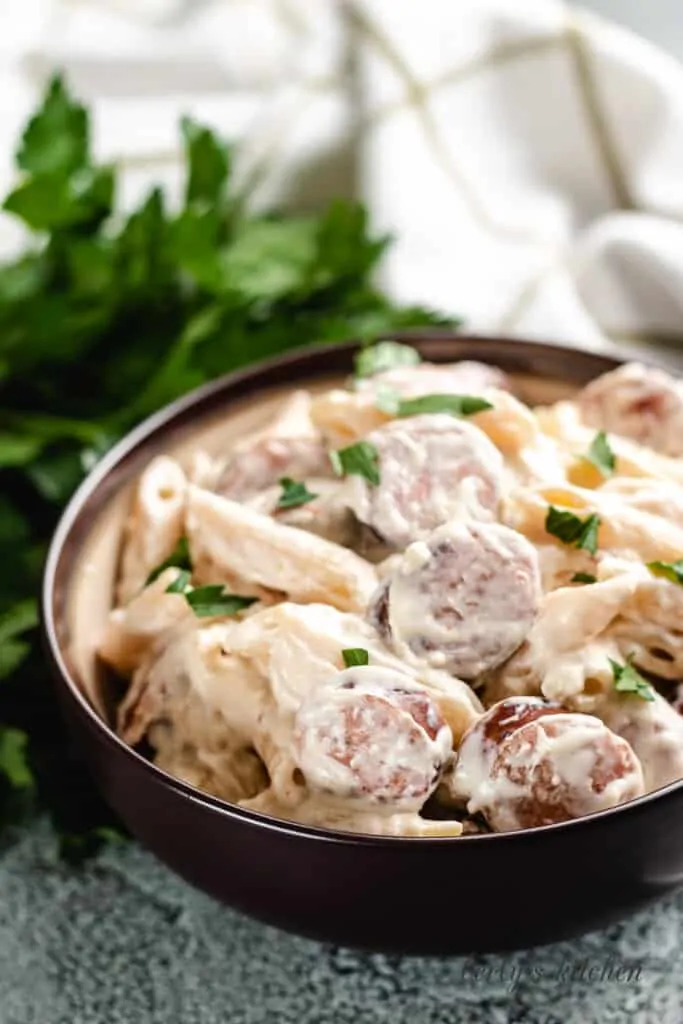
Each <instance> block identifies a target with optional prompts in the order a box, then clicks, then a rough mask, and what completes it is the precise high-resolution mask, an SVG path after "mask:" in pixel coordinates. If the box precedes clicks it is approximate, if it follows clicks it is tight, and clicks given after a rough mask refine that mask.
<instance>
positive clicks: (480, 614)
mask: <svg viewBox="0 0 683 1024" xmlns="http://www.w3.org/2000/svg"><path fill="white" fill-rule="evenodd" d="M540 598H541V584H540V573H539V567H538V557H537V554H536V551H535V549H534V548H533V547H532V545H531V544H530V543H529V541H527V540H526V538H525V537H523V536H522V535H521V534H520V533H517V532H516V531H515V530H511V529H510V528H509V527H507V526H502V525H500V524H499V523H475V522H471V523H458V522H450V523H446V524H444V525H443V526H441V527H439V528H438V529H437V530H434V532H433V533H432V534H430V535H429V537H428V538H426V539H425V540H424V541H416V542H415V543H414V544H411V546H410V547H409V548H408V549H407V550H406V551H405V553H404V555H403V557H402V558H401V559H400V561H399V562H397V564H396V566H395V567H394V569H393V571H392V572H391V573H390V574H389V576H388V577H387V578H386V579H385V580H384V581H383V583H382V584H381V585H380V587H379V588H378V590H377V591H376V592H375V594H374V595H373V598H372V599H371V602H370V609H369V617H370V621H371V622H372V623H373V625H374V626H375V627H376V629H377V630H378V631H379V633H380V635H381V636H382V638H383V639H384V641H385V643H387V645H388V646H390V647H392V648H393V649H394V650H395V651H396V653H397V654H399V656H401V657H405V658H407V659H408V660H412V661H413V662H414V661H415V659H417V660H421V661H426V662H428V663H429V664H431V665H433V666H434V667H439V668H445V669H447V670H448V671H449V672H451V673H452V674H453V675H455V676H458V677H459V678H460V679H467V680H472V679H476V678H477V677H478V676H480V675H481V674H482V673H483V672H485V671H487V670H489V669H493V668H495V667H496V666H497V665H500V664H502V662H504V661H505V660H506V659H507V658H509V657H510V655H511V654H513V652H514V651H515V650H516V649H517V648H518V647H519V646H520V644H521V643H522V642H523V640H524V639H525V637H526V635H527V633H528V632H529V629H530V627H531V625H532V623H533V621H534V618H535V616H536V613H537V611H538V606H539V602H540Z"/></svg>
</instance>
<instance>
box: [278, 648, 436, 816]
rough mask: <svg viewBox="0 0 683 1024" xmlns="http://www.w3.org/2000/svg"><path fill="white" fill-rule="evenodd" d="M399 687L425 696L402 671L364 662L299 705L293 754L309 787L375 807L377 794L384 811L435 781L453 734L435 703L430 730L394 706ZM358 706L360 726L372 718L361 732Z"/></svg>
mask: <svg viewBox="0 0 683 1024" xmlns="http://www.w3.org/2000/svg"><path fill="white" fill-rule="evenodd" d="M349 685H350V686H352V687H353V688H352V689H351V688H349V689H347V688H345V687H346V686H349ZM404 693H408V694H410V693H413V694H415V695H425V696H426V694H425V691H423V690H422V689H421V688H420V687H419V686H416V685H414V684H412V683H410V682H409V681H408V680H407V679H406V678H405V677H404V676H403V675H402V674H400V673H397V672H393V671H391V670H388V669H381V668H375V667H370V666H367V667H364V668H350V669H347V670H346V671H344V672H341V673H339V674H338V675H337V677H336V678H335V679H334V682H333V684H332V685H330V686H327V687H325V688H323V689H322V690H321V689H319V690H317V691H316V692H315V693H314V694H312V695H311V696H309V698H308V699H307V700H305V701H304V702H303V703H302V704H301V706H300V707H299V709H298V712H297V716H296V733H295V746H296V753H295V755H294V756H295V759H296V760H297V763H298V764H299V767H300V768H301V770H302V772H303V774H304V776H305V777H306V779H307V781H308V782H309V784H310V785H311V786H312V788H314V789H316V790H321V791H322V792H324V793H327V794H328V795H330V796H334V797H338V798H347V799H353V800H354V801H358V802H360V803H366V804H369V805H371V806H375V805H380V808H381V803H382V802H383V801H384V802H385V812H386V811H387V810H388V812H389V813H392V809H393V811H394V812H395V811H396V810H397V809H400V810H419V809H420V807H421V806H422V804H423V803H424V802H425V800H426V799H427V797H428V796H429V794H430V793H431V792H432V791H433V789H434V788H435V787H436V784H437V782H438V777H439V773H440V770H441V768H442V767H443V766H444V764H445V763H446V761H447V759H448V757H449V755H450V752H451V749H452V744H453V737H452V734H451V731H450V729H449V728H448V726H447V725H445V724H443V723H442V722H440V721H439V716H438V711H437V709H436V708H435V709H434V712H433V713H432V715H431V718H432V720H433V721H434V722H435V724H436V726H437V727H438V731H437V732H436V735H435V736H434V737H432V736H430V735H429V734H428V733H427V732H426V731H425V729H424V728H423V727H422V726H421V725H420V724H418V723H417V722H416V721H415V719H414V718H413V717H412V716H411V714H410V711H409V710H408V709H406V708H404V707H402V706H401V704H400V694H404ZM397 694H398V696H397ZM372 702H374V704H373V703H372ZM377 709H379V710H377ZM364 711H365V712H368V713H369V714H370V721H369V722H368V726H370V727H371V726H373V724H374V728H372V729H371V731H368V734H367V735H364V734H363V727H362V724H359V723H358V722H357V721H356V720H355V716H356V715H357V714H360V715H362V714H363V712H364ZM373 716H374V718H375V719H376V721H375V722H374V723H373V721H372V718H373ZM382 719H384V721H382ZM392 797H393V798H392Z"/></svg>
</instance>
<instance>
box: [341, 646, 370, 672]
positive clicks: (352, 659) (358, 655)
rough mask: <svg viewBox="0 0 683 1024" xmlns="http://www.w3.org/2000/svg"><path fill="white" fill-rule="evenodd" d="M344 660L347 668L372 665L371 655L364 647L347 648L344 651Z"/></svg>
mask: <svg viewBox="0 0 683 1024" xmlns="http://www.w3.org/2000/svg"><path fill="white" fill-rule="evenodd" d="M342 658H343V659H344V664H345V666H346V667H347V668H356V666H358V665H369V664H370V655H369V653H368V651H366V650H365V648H364V647H346V648H345V649H344V650H343V651H342Z"/></svg>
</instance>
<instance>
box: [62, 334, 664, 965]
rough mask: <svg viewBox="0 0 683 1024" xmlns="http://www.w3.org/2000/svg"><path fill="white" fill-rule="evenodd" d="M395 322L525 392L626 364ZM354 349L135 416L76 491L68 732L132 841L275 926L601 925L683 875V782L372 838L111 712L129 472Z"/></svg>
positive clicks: (507, 938) (519, 937)
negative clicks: (142, 737) (541, 814)
mask: <svg viewBox="0 0 683 1024" xmlns="http://www.w3.org/2000/svg"><path fill="white" fill-rule="evenodd" d="M403 337H404V339H405V340H406V341H409V342H410V343H411V344H414V345H416V346H417V347H418V348H419V349H420V350H421V352H422V354H423V355H424V356H425V358H427V359H431V360H434V361H435V362H439V361H452V360H456V359H478V360H481V361H483V362H487V363H492V364H495V365H496V366H500V367H502V368H503V369H504V370H506V371H508V372H509V373H510V374H511V375H512V376H513V377H514V378H516V381H517V385H518V388H519V391H520V393H521V395H522V397H524V398H526V399H527V400H529V401H531V402H546V401H552V400H555V399H557V398H560V397H566V396H567V395H569V394H571V393H572V391H573V390H574V389H575V388H576V387H577V386H579V385H582V384H585V383H586V382H587V381H589V380H590V379H592V378H593V377H595V376H597V375H598V374H600V373H603V372H605V371H606V370H610V369H613V368H614V367H615V366H617V365H619V362H620V360H619V358H617V357H614V358H612V357H609V356H605V355H599V354H595V353H590V352H586V351H576V350H571V349H567V348H564V347H559V346H553V345H547V344H540V343H532V342H526V341H519V340H509V339H489V338H474V337H468V336H464V335H452V334H444V333H429V334H426V333H424V332H423V333H417V334H416V333H412V334H407V335H404V336H403ZM355 349H356V346H355V345H354V344H351V343H350V344H345V345H338V346H330V347H319V348H313V349H307V350H306V351H299V352H294V353H292V354H290V355H287V356H284V357H283V358H280V359H275V360H271V361H269V362H267V363H262V364H261V365H259V366H256V367H254V368H252V369H249V370H246V371H241V372H239V373H235V374H230V375H229V376H227V377H224V378H222V379H221V380H218V381H216V382H214V383H212V384H209V385H207V386H206V387H202V388H200V389H199V390H197V391H194V392H192V393H191V394H189V395H187V396H185V397H184V398H181V399H179V400H178V401H176V402H175V403H173V404H172V405H170V406H168V407H167V408H166V409H163V410H162V411H161V412H159V413H157V414H156V415H154V416H152V417H151V418H150V419H148V420H146V421H145V422H144V423H143V424H141V426H139V427H137V428H136V429H135V430H133V431H132V432H131V433H130V434H129V435H128V436H127V437H126V438H124V439H123V440H122V441H121V442H120V443H119V444H117V445H116V447H115V448H114V449H113V450H112V451H111V452H109V453H108V455H107V456H106V457H105V458H104V459H103V460H102V462H100V463H99V465H98V466H97V467H96V468H95V469H94V471H93V472H92V473H91V474H90V476H89V477H88V478H87V480H86V481H85V482H84V483H83V484H82V486H81V487H80V488H79V490H78V491H77V492H76V494H75V495H74V497H73V498H72V500H71V502H70V503H69V505H68V507H67V509H66V511H65V512H64V515H63V517H62V519H61V522H60V524H59V526H58V528H57V531H56V533H55V536H54V539H53V541H52V545H51V548H50V552H49V556H48V559H47V564H46V568H45V576H44V582H43V594H42V620H43V621H42V628H43V633H44V640H45V645H46V649H47V652H48V655H49V658H50V661H51V664H52V668H53V670H54V675H55V678H56V682H57V687H58V691H59V694H60V697H61V701H62V704H63V707H64V710H65V713H66V717H67V720H68V723H69V725H70V728H71V730H72V732H73V735H74V738H75V739H76V740H77V742H78V745H79V746H80V749H81V750H82V752H83V754H84V756H85V759H86V761H87V763H88V765H89V767H90V770H91V771H92V773H93V775H94V776H95V779H96V781H97V783H98V785H99V787H100V789H101V790H102V793H103V794H104V796H105V797H106V799H107V800H108V801H109V802H110V804H111V805H112V806H113V807H114V808H115V810H116V811H117V812H118V814H119V815H120V816H121V817H122V818H123V820H124V821H125V822H126V824H127V825H128V827H129V828H130V830H131V832H132V833H133V834H134V835H135V836H137V837H138V839H139V840H140V841H141V842H142V843H144V844H145V845H146V846H147V847H149V849H150V850H152V851H153V852H154V853H156V854H157V856H158V857H159V858H160V859H161V860H163V861H165V862H166V863H167V864H168V865H169V866H170V867H171V868H173V869H174V870H175V871H177V872H178V873H179V874H180V875H182V876H183V877H184V878H186V879H187V880H188V881H190V882H192V883H194V884H195V885H197V886H199V887H200V888H202V889H205V890H206V891H207V892H209V893H212V894H213V895H214V896H215V897H217V898H218V899H220V900H223V901H224V902H225V903H228V904H230V905H231V906H234V907H237V908H238V909H240V910H243V911H245V912H246V913H249V914H252V915H253V916H255V917H258V918H261V919H262V920H264V921H268V922H269V923H271V924H274V925H279V926H280V927H282V928H286V929H289V930H292V931H296V932H300V933H303V934H305V935H309V936H312V937H315V938H319V939H324V940H328V941H332V942H335V943H341V944H345V945H351V946H359V947H364V948H368V949H374V950H381V951H387V952H388V951H397V952H406V953H472V952H483V951H494V950H503V949H513V948H520V947H526V946H530V945H536V944H540V943H545V942H550V941H554V940H559V939H564V938H567V937H569V936H572V935H576V934H580V933H582V932H585V931H589V930H591V929H593V928H597V927H599V926H601V925H605V924H607V923H608V922H610V921H612V920H614V919H616V918H619V917H621V916H622V915H623V914H625V913H627V912H629V911H632V910H634V909H635V908H637V907H639V906H640V905H642V904H644V903H646V902H647V901H649V900H652V899H653V898H656V897H658V896H661V895H662V894H664V893H666V892H667V891H668V890H670V889H671V888H672V887H674V886H676V885H678V884H680V883H681V881H683V783H674V784H672V785H670V786H667V787H666V788H665V789H662V790H660V791H659V792H657V793H655V794H651V795H649V796H645V797H642V798H641V799H639V800H635V801H633V802H632V803H630V804H627V805H626V806H624V807H621V808H618V809H616V810H610V811H605V812H601V813H599V814H594V815H591V816H590V817H587V818H582V819H579V820H576V821H571V822H567V823H565V824H561V825H551V826H547V827H544V828H536V829H531V830H529V831H526V832H517V833H508V834H503V835H482V836H471V837H465V838H458V839H426V838H425V839H421V838H420V839H417V838H410V839H407V838H378V837H373V836H364V835H353V834H349V833H342V832H335V831H333V830H328V829H320V828H311V827H306V826H302V825H296V824H290V823H288V822H284V821H279V820H276V819H274V818H269V817H267V816H265V815H261V814H256V813H253V812H249V811H246V810H241V809H240V808H238V807H234V806H231V805H229V804H227V803H224V802H223V801H221V800H219V799H216V798H214V797H211V796H207V795H206V794H204V793H202V792H200V791H199V790H196V789H194V788H192V787H191V786H189V785H186V784H185V783H183V782H180V781H178V780H177V779H175V778H173V777H171V776H170V775H168V774H167V773H166V772H164V771H162V770H161V769H159V768H157V767H155V765H153V764H152V763H151V762H149V761H147V760H146V759H145V758H144V757H142V756H141V755H140V754H139V753H137V752H135V751H134V750H132V749H130V748H129V747H127V746H126V745H125V744H124V743H123V742H122V741H121V740H120V739H118V737H117V736H116V734H115V732H114V731H113V729H112V727H111V724H110V723H111V711H112V707H113V703H114V693H113V687H112V681H111V680H110V679H109V678H108V677H107V674H106V673H105V672H104V671H103V670H102V667H101V666H100V665H98V663H97V659H96V657H95V653H94V648H95V643H96V639H97V636H98V633H99V631H100V630H101V628H102V625H103V623H104V619H105V616H106V614H107V612H108V610H109V607H110V602H111V598H112V593H113V584H114V576H115V572H116V565H117V558H118V550H119V541H120V531H121V525H122V522H123V516H124V515H125V510H126V506H127V502H128V499H129V484H130V481H131V479H132V478H134V477H135V476H136V475H137V474H138V473H139V472H140V471H141V469H142V468H143V466H144V465H145V464H146V463H147V462H148V461H149V459H150V458H151V457H152V456H153V455H154V454H155V453H157V452H159V451H176V452H177V453H178V454H179V457H181V458H182V456H183V452H186V451H187V450H188V449H189V448H190V447H191V445H192V444H193V443H196V440H197V438H198V437H200V436H201V439H202V444H205V445H207V446H208V447H209V448H214V449H216V448H219V447H220V446H221V444H224V443H226V442H229V441H232V440H233V439H234V438H235V437H237V436H239V435H240V434H241V433H244V432H245V431H247V430H251V429H254V427H256V426H258V425H260V424H261V423H262V422H264V421H265V419H266V418H267V417H268V416H269V415H270V414H271V413H272V410H273V407H274V405H275V404H277V402H278V401H279V400H281V397H282V393H283V391H287V390H289V389H291V387H292V386H294V385H305V386H313V387H315V386H318V387H319V386H321V385H322V386H327V385H329V384H330V381H331V380H332V379H333V378H335V377H336V378H337V379H339V378H340V377H342V376H344V375H347V374H348V373H349V371H350V369H351V365H352V356H353V353H354V351H355ZM632 355H633V353H632V352H630V353H629V355H628V358H632ZM660 365H661V361H660Z"/></svg>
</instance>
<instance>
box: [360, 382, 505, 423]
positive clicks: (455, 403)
mask: <svg viewBox="0 0 683 1024" xmlns="http://www.w3.org/2000/svg"><path fill="white" fill-rule="evenodd" d="M377 406H378V408H380V409H381V410H382V412H386V413H389V414H390V415H392V416H401V417H403V416H421V415H423V414H425V413H438V412H445V413H449V414H450V415H451V416H473V415H474V414H475V413H477V412H484V410H485V409H492V408H493V406H492V405H491V403H490V402H487V401H486V399H485V398H478V397H477V396H476V395H421V396H420V397H419V398H399V396H398V395H397V394H396V392H392V391H391V390H390V389H388V388H387V389H385V390H384V391H382V392H381V393H380V394H379V395H378V396H377Z"/></svg>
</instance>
